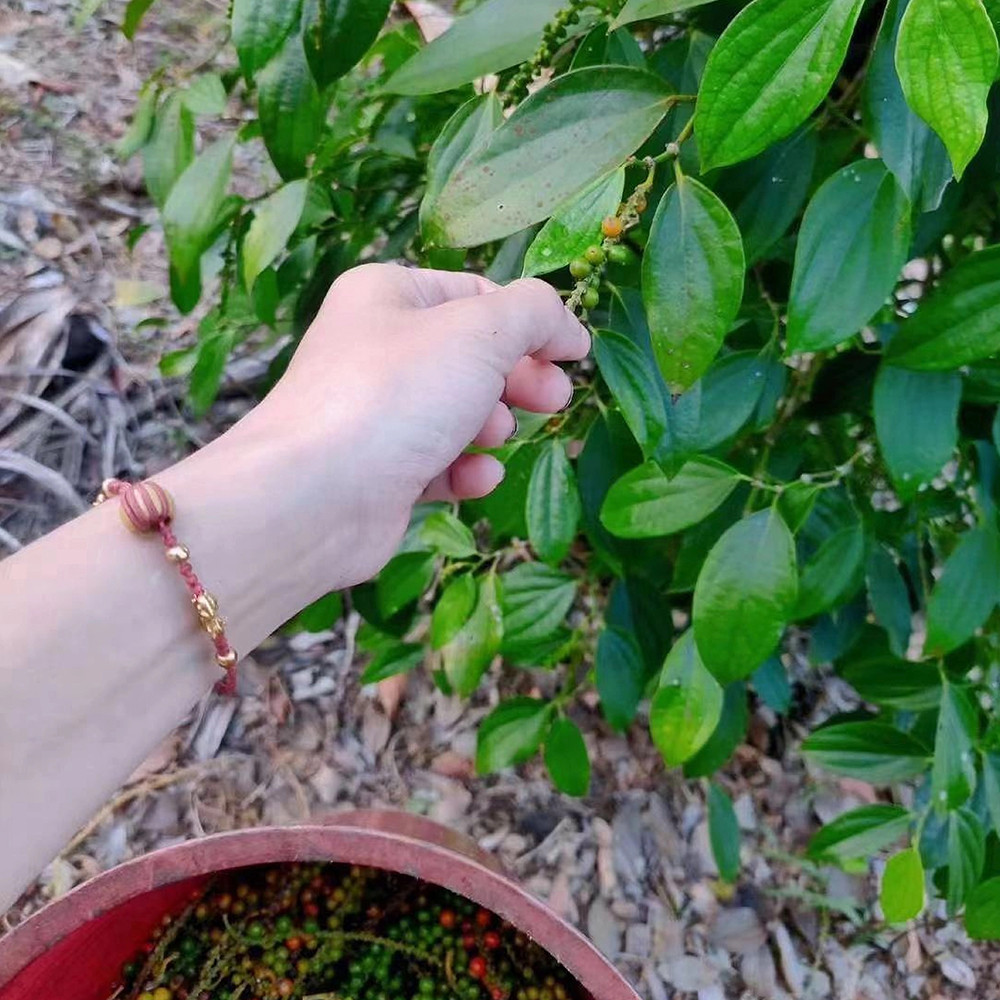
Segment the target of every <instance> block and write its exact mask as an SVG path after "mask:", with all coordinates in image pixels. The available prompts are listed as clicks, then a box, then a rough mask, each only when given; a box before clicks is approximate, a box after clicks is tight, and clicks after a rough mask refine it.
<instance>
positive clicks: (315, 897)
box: [117, 864, 590, 1000]
mask: <svg viewBox="0 0 1000 1000" xmlns="http://www.w3.org/2000/svg"><path fill="white" fill-rule="evenodd" d="M117 995H118V996H119V997H122V998H124V1000H286V998H293V1000H590V998H589V997H588V995H587V994H586V992H585V991H584V990H582V989H581V988H580V987H579V985H578V984H577V983H576V982H575V981H574V980H573V979H572V977H570V975H569V974H568V973H567V972H566V971H565V970H564V969H563V968H562V967H561V966H560V965H559V964H558V963H557V962H556V961H555V960H554V959H553V958H552V957H551V956H550V955H549V954H548V953H547V952H546V951H545V950H544V949H543V948H542V947H540V946H539V945H538V944H536V943H535V942H533V941H531V940H529V939H528V938H527V937H526V936H525V935H524V934H522V933H520V932H519V931H517V930H516V929H515V928H513V927H512V926H511V925H510V924H508V923H506V922H504V921H503V920H501V919H500V918H499V917H498V916H497V915H496V914H493V913H491V912H489V911H488V910H484V909H482V908H478V907H476V906H475V904H473V903H471V902H469V901H468V900H466V899H463V898H462V897H460V896H456V895H455V894H453V893H451V892H448V891H447V890H445V889H441V888H438V887H436V886H430V885H427V884H426V883H423V882H420V881H418V880H416V879H412V878H408V877H406V876H402V875H395V874H392V873H388V872H383V871H380V870H377V869H370V868H360V867H348V866H344V865H334V864H291V865H276V866H269V867H266V868H261V867H256V868H248V869H242V870H239V871H238V872H235V873H231V874H227V875H225V876H222V877H220V878H218V879H216V880H215V881H214V882H213V883H212V884H210V885H209V886H208V887H207V888H206V889H205V890H204V891H201V892H199V893H197V894H196V896H195V898H193V899H192V900H191V901H190V902H189V904H188V905H187V906H186V907H185V909H184V910H183V911H182V912H181V913H179V914H176V915H174V916H167V917H165V918H164V920H163V921H162V923H161V924H160V926H159V927H158V928H157V929H156V931H155V932H154V934H153V936H152V938H151V939H150V940H149V941H148V942H147V943H146V944H145V946H144V947H143V949H142V951H141V952H140V954H138V955H137V956H136V957H135V958H133V959H132V960H131V961H129V962H127V963H126V964H125V966H124V968H123V969H122V982H121V989H120V990H119V991H117Z"/></svg>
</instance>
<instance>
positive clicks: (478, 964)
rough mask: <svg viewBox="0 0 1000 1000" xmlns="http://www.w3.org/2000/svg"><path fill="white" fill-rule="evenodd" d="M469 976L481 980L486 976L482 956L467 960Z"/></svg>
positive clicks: (484, 961)
mask: <svg viewBox="0 0 1000 1000" xmlns="http://www.w3.org/2000/svg"><path fill="white" fill-rule="evenodd" d="M469 975H470V976H472V978H473V979H482V978H483V976H485V975H486V959H485V958H483V956H482V955H476V956H475V958H472V959H470V960H469Z"/></svg>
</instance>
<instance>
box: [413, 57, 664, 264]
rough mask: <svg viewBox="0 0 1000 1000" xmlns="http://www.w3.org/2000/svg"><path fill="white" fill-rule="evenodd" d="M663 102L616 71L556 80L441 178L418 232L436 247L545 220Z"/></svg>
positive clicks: (660, 111)
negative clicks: (596, 109)
mask: <svg viewBox="0 0 1000 1000" xmlns="http://www.w3.org/2000/svg"><path fill="white" fill-rule="evenodd" d="M669 96H670V87H669V86H668V85H667V84H666V83H665V82H664V81H663V80H661V79H660V78H659V77H656V76H653V75H652V74H651V73H647V72H646V71H644V70H640V69H632V68H630V67H626V66H594V67H590V68H587V69H580V70H574V71H573V72H571V73H566V74H564V75H562V76H558V77H556V78H555V79H554V80H553V81H552V82H551V83H550V84H548V86H546V87H543V88H542V89H541V90H539V91H537V92H536V93H534V94H532V95H531V97H529V98H528V99H527V100H526V101H525V102H524V103H523V104H522V105H521V106H520V107H519V108H518V109H517V110H516V111H515V112H514V114H512V115H511V116H510V118H508V119H507V120H506V121H505V122H504V123H503V124H502V125H501V126H500V127H499V128H498V129H497V130H496V132H494V133H493V135H492V137H491V139H490V141H489V143H488V144H487V145H486V147H485V148H484V149H482V150H480V151H479V152H478V153H475V154H473V155H472V156H470V157H469V158H468V159H466V160H465V161H463V162H462V163H461V164H460V165H459V166H458V168H457V169H456V170H455V171H454V172H453V173H452V174H451V176H450V177H449V179H448V180H447V182H446V183H445V185H444V187H443V189H442V190H441V192H440V195H439V196H438V198H437V200H436V204H434V205H433V207H432V208H431V209H430V211H429V212H428V216H427V231H428V232H429V233H432V234H433V236H434V238H435V240H436V242H438V243H440V244H441V245H444V246H460V247H461V246H474V245H478V244H480V243H486V242H488V241H490V240H496V239H501V238H502V237H504V236H509V235H510V234H511V233H515V232H518V231H519V230H521V229H524V228H525V227H526V226H530V225H531V224H532V223H535V222H540V221H541V220H542V219H545V218H548V216H550V215H551V214H552V213H553V211H554V210H555V209H556V208H557V207H558V206H559V205H561V204H562V203H563V202H565V201H566V200H567V199H569V198H572V197H573V196H574V195H575V194H577V193H578V192H580V191H582V190H583V189H584V188H586V187H587V186H588V185H589V184H591V183H593V182H594V181H595V180H597V179H598V178H599V177H602V176H604V175H605V174H607V173H609V172H610V171H612V170H615V169H616V168H617V167H619V166H621V164H622V163H623V162H624V161H625V159H626V158H627V157H628V156H629V155H631V154H632V153H634V152H635V150H636V149H637V148H638V147H639V146H640V145H641V144H642V142H643V140H644V139H646V138H647V136H649V134H650V133H651V132H652V131H653V129H654V128H656V125H657V124H658V122H659V121H660V119H661V118H662V117H663V115H664V113H665V112H666V109H667V106H668V105H667V99H668V97H669ZM595 100H599V102H600V108H601V114H600V115H599V116H595V115H594V113H593V112H594V102H595Z"/></svg>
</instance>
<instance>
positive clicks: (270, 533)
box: [0, 419, 360, 909]
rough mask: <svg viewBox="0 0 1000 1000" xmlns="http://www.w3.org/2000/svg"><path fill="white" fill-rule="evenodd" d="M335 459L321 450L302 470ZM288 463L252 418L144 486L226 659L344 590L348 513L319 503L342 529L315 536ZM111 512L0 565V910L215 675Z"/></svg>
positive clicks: (166, 572) (350, 554) (284, 446)
mask: <svg viewBox="0 0 1000 1000" xmlns="http://www.w3.org/2000/svg"><path fill="white" fill-rule="evenodd" d="M339 459H340V456H339V455H338V453H337V448H336V446H334V445H332V444H331V446H330V447H329V448H327V449H325V451H324V453H323V454H318V455H317V454H315V453H313V454H312V457H311V461H312V462H313V463H314V464H315V463H316V462H329V463H331V465H332V464H333V463H336V462H338V461H339ZM299 460H300V456H297V455H296V454H295V453H294V445H289V444H288V443H287V442H276V441H275V437H274V435H273V433H271V434H265V433H257V431H256V430H255V428H254V426H253V421H252V419H251V420H248V421H247V422H245V423H244V424H243V425H240V426H238V427H237V428H236V429H234V430H233V431H231V432H230V433H229V434H227V435H226V436H224V437H223V438H221V439H220V440H219V441H217V442H216V443H215V444H213V445H211V446H210V447H208V448H206V449H204V450H203V451H201V452H199V453H198V454H196V455H194V456H192V457H191V458H189V459H187V460H185V461H184V462H181V463H180V464H178V465H176V466H174V467H172V468H170V469H167V470H165V471H164V472H162V473H161V474H159V475H157V476H156V477H155V478H156V481H157V482H158V483H160V484H161V485H162V486H163V487H164V488H165V489H167V490H168V491H169V492H170V493H171V494H173V496H174V498H175V501H176V509H177V513H176V518H175V521H174V524H173V527H174V530H175V533H176V534H177V536H178V538H179V539H180V540H181V541H182V542H183V543H184V544H185V545H187V546H188V548H189V549H190V551H191V561H192V563H193V565H194V568H195V570H196V572H197V573H198V574H199V576H200V577H201V579H202V582H203V584H204V585H205V587H206V588H207V589H208V590H209V591H211V592H212V593H214V594H215V595H216V596H217V597H218V600H219V605H220V610H221V613H222V614H223V616H224V618H225V619H226V622H227V635H228V637H229V639H230V641H231V643H232V644H233V646H234V647H235V648H236V649H237V650H238V651H240V652H248V651H250V650H251V649H253V648H254V647H255V646H256V645H257V644H258V643H259V642H260V641H261V640H262V639H263V638H264V637H265V636H267V635H268V634H269V633H270V632H271V631H273V630H274V629H275V628H276V627H277V626H278V625H280V624H281V623H282V622H283V621H285V620H287V618H289V617H290V616H292V615H293V614H295V613H296V612H297V611H298V610H299V609H300V608H301V607H303V606H304V605H305V604H307V603H309V602H310V601H311V600H313V599H315V598H316V597H317V596H319V593H318V592H317V591H319V592H320V593H321V592H323V590H325V589H330V588H332V587H334V586H338V585H346V584H348V583H352V582H355V581H354V580H352V579H350V576H351V573H352V565H353V564H354V562H355V560H356V556H357V549H358V546H359V544H360V542H359V539H358V537H357V536H358V531H359V528H360V526H359V525H352V524H351V523H350V517H349V514H347V513H346V512H348V511H350V510H351V508H352V504H351V502H350V499H349V498H346V497H340V498H338V497H337V496H335V495H328V496H327V497H325V498H324V500H325V502H326V503H329V504H331V505H333V506H334V507H335V508H336V509H337V510H338V512H339V513H340V515H341V516H339V517H338V518H337V519H336V521H337V526H336V527H334V528H333V529H332V531H331V532H330V533H329V534H328V535H325V536H324V537H322V538H318V537H317V536H316V534H315V533H314V532H313V531H310V530H308V529H309V525H310V524H316V519H317V516H318V515H319V513H320V512H318V511H316V510H312V509H310V507H309V504H310V503H313V502H314V501H312V500H310V499H309V497H308V496H306V495H302V496H301V497H300V495H299V493H298V492H297V491H296V489H295V477H296V474H297V467H298V462H299ZM331 478H333V479H335V478H336V477H331ZM344 478H346V477H344ZM117 507H118V501H116V500H113V501H111V502H109V503H107V504H104V505H102V506H101V507H98V508H96V509H95V510H93V511H91V512H89V513H88V514H85V515H83V516H82V517H80V518H78V519H76V520H75V521H72V522H71V523H69V524H67V525H65V526H63V527H62V528H60V529H59V530H58V531H55V532H53V533H52V534H51V535H49V536H48V537H46V538H44V539H42V540H41V541H39V542H38V543H36V544H34V545H32V546H29V547H28V548H27V549H25V550H24V551H23V552H21V553H19V554H18V555H16V556H14V557H12V558H9V559H7V560H5V561H4V562H2V563H0V609H2V612H0V843H2V844H3V858H2V860H0V909H2V908H3V905H4V902H5V901H9V900H10V899H12V897H13V896H15V895H16V894H17V893H18V892H19V891H20V890H21V889H23V887H24V885H25V884H26V883H27V882H28V881H29V880H30V879H31V878H32V877H33V876H34V874H35V873H37V872H38V871H39V870H40V869H41V868H42V867H43V866H44V865H45V864H46V863H47V862H48V861H49V860H50V859H51V858H52V857H53V856H54V855H55V853H56V852H57V851H58V850H59V849H60V847H61V846H62V845H63V844H64V843H65V842H66V840H67V839H68V838H69V836H70V835H71V834H72V832H73V831H74V829H76V828H77V827H78V826H79V825H80V824H82V823H83V822H84V821H85V820H86V819H87V818H88V817H89V816H90V815H91V814H92V813H93V811H94V809H95V808H96V806H97V805H98V804H99V803H100V802H101V801H102V800H103V799H105V798H106V797H107V796H108V795H109V794H110V793H111V792H112V791H113V790H114V789H115V788H117V787H118V786H119V785H120V784H121V783H122V781H124V780H125V779H126V778H127V776H128V775H129V774H130V773H131V771H132V770H133V769H134V768H135V766H136V765H137V764H138V763H139V762H140V761H141V760H142V759H143V757H144V756H145V754H146V753H147V752H148V751H149V748H150V747H151V746H152V745H154V744H155V742H156V741H157V740H159V739H160V738H161V737H162V735H163V734H164V733H166V732H168V731H169V730H170V729H171V728H173V727H174V726H176V725H177V724H178V722H179V721H180V720H181V719H182V718H183V716H184V714H185V713H186V712H187V711H188V710H189V709H190V707H191V705H192V704H193V703H194V702H195V701H196V700H197V699H198V698H199V697H200V696H201V695H202V694H204V692H205V691H206V690H207V689H208V688H209V686H210V685H211V684H212V683H213V682H214V681H215V680H217V679H218V677H219V676H220V675H221V672H220V670H219V668H218V666H217V665H216V664H215V662H214V659H213V655H212V647H211V643H210V642H209V641H208V639H207V637H206V636H205V634H204V633H202V632H201V631H200V630H199V629H198V627H197V625H196V624H195V618H194V615H193V609H192V607H191V604H190V601H189V599H188V596H187V592H186V590H185V588H184V585H183V583H182V581H181V579H180V577H179V575H178V572H177V568H176V566H174V565H172V564H170V563H168V562H167V560H166V559H165V558H164V554H163V547H162V545H161V544H160V543H159V539H158V538H157V537H156V536H136V535H134V534H132V533H130V532H129V531H128V530H126V528H125V527H124V525H123V524H122V522H121V520H120V518H119V513H118V510H117ZM338 567H339V571H338Z"/></svg>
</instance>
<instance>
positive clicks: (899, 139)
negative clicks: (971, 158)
mask: <svg viewBox="0 0 1000 1000" xmlns="http://www.w3.org/2000/svg"><path fill="white" fill-rule="evenodd" d="M908 3H909V0H889V3H888V5H887V6H886V9H885V16H884V17H883V19H882V27H881V29H880V30H879V35H878V41H877V42H876V43H875V48H874V50H873V52H872V57H871V62H870V63H869V64H868V72H867V74H866V75H865V117H866V120H867V122H868V127H869V130H870V132H871V138H872V142H873V143H874V144H875V146H876V148H877V149H878V151H879V155H880V156H881V157H882V161H883V162H884V163H885V165H886V166H887V167H888V168H889V169H890V170H891V171H892V172H893V173H894V174H895V175H896V180H897V181H899V184H900V187H902V189H903V191H904V192H905V193H906V197H907V198H908V199H909V200H910V202H911V204H912V205H913V207H914V209H915V210H916V212H918V213H920V212H933V211H934V210H935V209H936V208H937V207H938V206H939V205H940V204H941V196H942V195H943V194H944V189H945V188H946V187H947V186H948V182H949V181H950V180H951V177H952V170H951V160H950V159H949V158H948V150H946V149H945V148H944V143H943V142H942V141H941V140H940V139H939V138H938V137H937V136H936V135H935V134H934V132H933V131H932V130H931V129H930V128H929V127H928V126H927V125H926V124H925V123H924V122H923V120H922V119H921V118H920V117H918V116H917V115H915V114H914V113H913V111H911V110H910V106H909V105H908V104H907V103H906V98H905V97H904V96H903V88H902V85H901V84H900V82H899V76H898V74H897V73H896V64H895V53H896V40H897V39H898V37H899V22H900V21H901V20H902V18H903V14H904V12H905V10H906V7H907V4H908Z"/></svg>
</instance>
